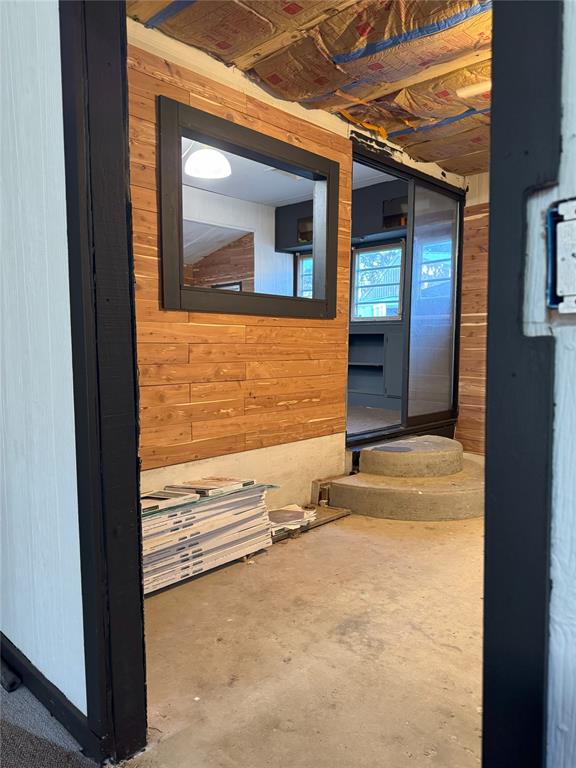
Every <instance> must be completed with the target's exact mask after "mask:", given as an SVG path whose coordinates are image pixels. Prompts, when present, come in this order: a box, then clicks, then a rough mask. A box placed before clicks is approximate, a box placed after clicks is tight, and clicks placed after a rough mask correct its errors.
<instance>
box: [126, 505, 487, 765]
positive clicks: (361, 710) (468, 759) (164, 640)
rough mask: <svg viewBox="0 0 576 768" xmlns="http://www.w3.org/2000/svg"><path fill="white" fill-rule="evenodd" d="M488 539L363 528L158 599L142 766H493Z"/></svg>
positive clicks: (359, 523) (149, 614) (339, 531)
mask: <svg viewBox="0 0 576 768" xmlns="http://www.w3.org/2000/svg"><path fill="white" fill-rule="evenodd" d="M482 533H483V529H482V521H481V520H478V519H475V520H464V521H458V522H450V523H411V522H410V523H408V522H397V521H389V520H378V519H372V518H367V517H360V516H353V517H349V518H346V519H344V520H340V521H338V522H336V523H332V524H329V525H326V526H323V527H321V528H318V529H316V530H313V531H311V532H309V533H307V534H305V535H303V536H301V537H300V538H299V539H296V540H288V541H285V542H282V543H280V544H275V545H274V546H273V547H272V549H271V550H269V551H268V552H267V553H266V554H263V555H258V556H256V557H255V558H254V559H253V562H252V563H238V564H235V565H233V566H230V567H228V568H224V569H222V570H220V571H217V572H214V573H212V574H208V575H206V576H204V577H202V578H200V579H197V580H196V581H193V582H190V583H188V584H185V585H182V586H180V587H177V588H175V589H172V590H170V591H168V592H165V593H163V594H160V595H157V596H153V597H151V598H149V599H148V600H147V601H146V645H147V660H148V697H149V726H150V739H151V742H152V743H151V745H150V747H149V748H148V750H147V751H146V752H145V753H143V754H141V755H139V756H138V757H137V758H135V759H133V760H131V761H130V762H129V765H130V768H136V767H137V766H138V768H144V767H146V768H160V767H161V768H185V767H186V768H191V767H192V766H194V768H196V767H197V768H232V767H235V766H242V768H244V767H245V766H250V768H420V767H421V766H422V767H424V766H438V767H439V768H440V767H441V768H471V767H472V766H478V765H479V764H480V718H481V715H480V701H481V698H480V697H481V694H480V678H481V673H480V654H481V616H482V594H481V589H482V546H483V543H482V542H483V536H482Z"/></svg>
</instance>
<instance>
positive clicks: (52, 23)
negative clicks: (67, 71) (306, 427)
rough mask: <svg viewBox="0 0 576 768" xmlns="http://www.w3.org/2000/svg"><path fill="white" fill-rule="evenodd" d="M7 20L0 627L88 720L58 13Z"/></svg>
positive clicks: (0, 147) (9, 13)
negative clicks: (0, 602)
mask: <svg viewBox="0 0 576 768" xmlns="http://www.w3.org/2000/svg"><path fill="white" fill-rule="evenodd" d="M0 20H1V23H0V35H1V38H0V56H1V60H0V61H1V73H2V76H1V78H0V80H1V86H0V88H1V90H0V96H1V103H2V109H1V111H0V126H1V141H0V169H1V173H0V176H1V178H2V184H1V191H0V195H1V197H0V217H1V218H0V227H1V249H0V252H1V254H2V258H1V277H0V282H1V288H0V291H1V308H0V312H1V315H0V326H1V331H0V354H1V360H0V367H1V379H0V383H1V393H0V398H1V399H0V405H1V413H0V428H1V438H0V440H1V443H0V452H1V456H2V458H1V465H0V466H1V469H0V472H1V475H0V480H1V491H0V499H1V504H2V604H1V619H0V620H1V628H2V631H3V632H4V634H5V635H6V636H7V637H8V639H9V640H11V641H12V642H13V643H14V644H15V645H16V646H17V647H18V648H19V649H20V651H21V652H22V653H23V654H24V655H25V656H26V657H27V658H28V659H29V660H30V661H31V662H32V663H33V664H34V665H35V666H36V667H37V668H38V669H39V670H40V672H42V673H43V675H44V676H45V677H46V678H47V679H48V680H50V682H52V683H53V684H54V685H55V686H56V687H57V688H59V689H60V690H61V691H62V693H63V694H64V695H65V696H66V697H67V698H68V699H69V700H70V701H71V702H72V703H73V704H74V705H75V706H76V707H77V708H78V709H79V710H80V711H81V712H83V713H86V681H85V663H84V633H83V618H82V592H81V577H80V549H79V532H78V502H77V489H76V456H75V435H74V403H73V384H72V361H71V339H70V301H69V283H68V246H67V235H66V196H65V176H64V139H63V128H62V94H61V70H60V39H59V20H58V3H57V2H55V1H53V0H49V1H48V2H29V3H21V2H2V3H0Z"/></svg>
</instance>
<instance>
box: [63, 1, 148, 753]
mask: <svg viewBox="0 0 576 768" xmlns="http://www.w3.org/2000/svg"><path fill="white" fill-rule="evenodd" d="M60 35H61V57H62V97H63V111H64V140H65V165H66V203H67V220H68V249H69V262H70V302H71V324H72V360H73V372H74V407H75V418H76V457H77V472H78V506H79V521H80V553H81V568H82V598H83V610H84V636H85V658H86V686H87V707H88V711H87V718H86V719H87V722H86V733H85V734H84V738H82V734H80V735H78V734H77V738H79V739H80V741H81V743H82V744H83V746H85V748H86V750H87V751H88V752H90V753H91V754H92V756H94V757H97V758H106V757H111V758H112V759H114V760H119V759H122V758H124V757H126V756H128V755H131V754H134V752H136V751H137V750H139V749H141V748H142V747H144V746H145V743H146V688H145V685H146V683H145V659H144V622H143V596H142V586H141V551H140V519H139V518H140V514H139V461H138V416H137V413H138V411H137V405H138V391H137V368H136V353H135V350H136V345H135V319H134V285H133V274H134V269H133V260H132V227H131V208H130V186H129V182H130V179H129V154H128V117H127V114H128V108H127V104H128V88H127V72H126V60H127V50H126V8H125V3H124V2H117V1H116V0H109V1H108V2H93V1H90V2H61V3H60ZM95 743H96V744H97V745H98V747H99V754H98V753H97V752H96V749H95V747H94V744H95Z"/></svg>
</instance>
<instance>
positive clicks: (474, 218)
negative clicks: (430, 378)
mask: <svg viewBox="0 0 576 768" xmlns="http://www.w3.org/2000/svg"><path fill="white" fill-rule="evenodd" d="M488 223H489V209H488V204H482V205H475V206H471V207H468V208H466V209H465V211H464V241H463V259H462V314H461V326H460V376H459V390H460V394H459V403H460V407H459V414H458V423H457V426H456V438H457V439H458V440H460V442H461V443H462V444H463V445H464V449H465V450H466V451H470V452H471V453H484V425H485V415H486V406H485V400H486V329H487V319H488V305H487V296H488Z"/></svg>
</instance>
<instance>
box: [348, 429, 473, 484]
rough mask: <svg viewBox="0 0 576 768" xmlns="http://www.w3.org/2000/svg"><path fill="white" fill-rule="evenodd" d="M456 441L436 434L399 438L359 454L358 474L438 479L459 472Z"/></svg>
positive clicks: (460, 451)
mask: <svg viewBox="0 0 576 768" xmlns="http://www.w3.org/2000/svg"><path fill="white" fill-rule="evenodd" d="M463 466H464V465H463V449H462V445H461V444H460V443H459V442H458V441H457V440H450V438H448V437H439V436H437V435H425V436H423V437H416V436H415V437H403V438H401V439H400V440H390V441H389V442H387V443H382V445H377V446H373V447H370V448H365V449H364V450H362V451H360V472H366V473H368V474H370V475H386V476H388V477H440V476H442V475H453V474H455V473H456V472H461V471H462V469H463Z"/></svg>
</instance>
